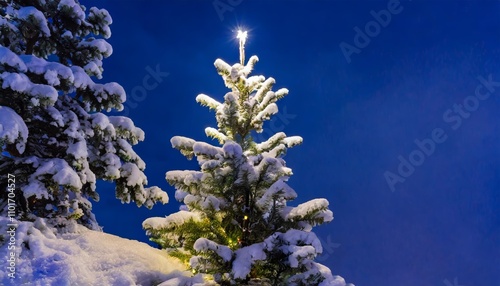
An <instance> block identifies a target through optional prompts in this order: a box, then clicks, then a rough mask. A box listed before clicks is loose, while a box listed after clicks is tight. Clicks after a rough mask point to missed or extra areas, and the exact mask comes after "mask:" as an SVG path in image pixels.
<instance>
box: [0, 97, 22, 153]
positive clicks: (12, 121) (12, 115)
mask: <svg viewBox="0 0 500 286" xmlns="http://www.w3.org/2000/svg"><path fill="white" fill-rule="evenodd" d="M0 122H1V124H0V142H6V143H8V144H16V149H17V151H18V152H19V153H20V154H22V153H23V152H24V149H25V148H26V142H27V140H28V134H29V133H28V127H27V126H26V124H25V123H24V120H23V119H22V118H21V116H19V115H18V114H17V113H16V112H15V111H14V110H12V109H11V108H9V107H6V106H0Z"/></svg>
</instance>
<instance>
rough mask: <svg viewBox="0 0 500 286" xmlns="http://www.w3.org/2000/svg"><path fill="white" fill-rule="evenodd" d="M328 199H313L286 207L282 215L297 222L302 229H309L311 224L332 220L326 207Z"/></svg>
mask: <svg viewBox="0 0 500 286" xmlns="http://www.w3.org/2000/svg"><path fill="white" fill-rule="evenodd" d="M328 205H329V203H328V200H326V199H314V200H310V201H308V202H305V203H303V204H300V205H298V206H297V207H294V208H287V209H285V210H284V211H283V213H282V216H283V217H284V218H285V219H287V220H291V221H294V222H298V223H299V225H300V226H301V227H302V228H303V229H304V230H310V229H311V228H312V227H313V226H315V225H318V224H322V223H324V222H330V221H332V220H333V213H332V211H331V210H329V209H328Z"/></svg>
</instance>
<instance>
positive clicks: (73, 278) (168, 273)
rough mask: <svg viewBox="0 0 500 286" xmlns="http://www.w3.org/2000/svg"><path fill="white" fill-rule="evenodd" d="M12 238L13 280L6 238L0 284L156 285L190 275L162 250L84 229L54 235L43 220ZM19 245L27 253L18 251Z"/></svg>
mask: <svg viewBox="0 0 500 286" xmlns="http://www.w3.org/2000/svg"><path fill="white" fill-rule="evenodd" d="M2 224H3V225H6V223H5V224H4V223H3V222H2ZM0 228H2V227H0ZM2 230H3V232H2V233H6V229H2ZM15 237H16V241H15V246H16V247H15V251H16V252H17V257H18V259H17V262H16V271H15V278H14V279H12V278H10V277H9V276H8V274H9V272H8V270H7V268H8V265H7V263H8V262H7V258H8V255H9V253H10V251H12V250H9V249H8V243H7V242H8V238H4V239H5V240H4V241H3V242H2V244H3V245H2V246H0V253H1V256H2V257H1V261H0V285H68V286H69V285H71V286H78V285H82V286H89V285H120V286H121V285H158V284H160V283H162V282H164V281H168V280H172V279H174V280H175V279H181V280H189V278H188V277H186V276H191V275H190V273H189V272H188V271H186V266H184V265H183V264H182V263H181V262H179V261H178V260H176V259H175V258H172V257H170V256H169V255H168V254H167V253H166V252H165V251H162V250H159V249H155V248H153V247H151V246H149V245H147V244H145V243H142V242H138V241H135V240H129V239H125V238H121V237H118V236H115V235H111V234H107V233H103V232H99V231H93V230H88V229H86V228H84V227H78V228H77V231H76V232H72V233H66V234H60V235H57V236H55V235H54V234H53V233H52V231H50V229H49V228H48V227H47V226H46V225H45V224H44V223H43V221H36V222H35V223H31V222H19V224H18V228H17V230H16V236H15ZM23 244H24V245H28V246H29V250H27V249H26V248H25V247H23V248H22V251H20V250H21V247H22V245H23ZM19 252H20V253H19Z"/></svg>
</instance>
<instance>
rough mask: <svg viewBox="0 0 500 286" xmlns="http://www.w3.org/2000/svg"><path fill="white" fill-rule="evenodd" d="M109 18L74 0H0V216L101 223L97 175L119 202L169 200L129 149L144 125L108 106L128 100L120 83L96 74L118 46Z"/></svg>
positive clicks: (59, 222)
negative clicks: (113, 185) (95, 208)
mask: <svg viewBox="0 0 500 286" xmlns="http://www.w3.org/2000/svg"><path fill="white" fill-rule="evenodd" d="M111 22H112V19H111V17H110V15H109V14H108V12H107V11H106V10H104V9H98V8H96V7H92V8H90V9H89V10H87V9H86V8H85V7H84V6H83V5H81V4H80V3H79V2H78V1H77V0H54V1H45V0H33V1H21V0H14V1H0V147H1V148H2V154H1V157H0V189H1V191H0V192H1V196H0V212H1V215H2V216H4V217H7V216H10V217H15V218H17V219H20V220H25V221H35V220H37V218H43V219H46V220H47V221H48V222H49V224H50V225H52V226H57V227H60V228H63V227H66V226H68V225H69V224H71V225H74V223H75V222H77V223H78V224H81V225H84V226H86V227H88V228H90V229H100V227H99V225H98V224H97V221H96V219H95V217H94V214H93V213H92V211H91V210H92V208H91V207H92V204H91V201H90V200H95V201H97V200H98V199H99V195H98V193H97V191H96V181H97V180H99V179H103V180H109V181H113V182H115V183H116V196H117V198H119V199H120V200H121V201H122V202H126V203H129V202H131V201H135V202H136V203H137V205H139V206H141V205H146V206H147V207H152V205H153V204H154V203H155V202H157V201H161V202H164V203H166V202H167V200H168V197H167V195H166V193H164V192H163V191H161V190H160V189H159V188H157V187H152V188H145V185H146V184H147V180H146V176H145V175H144V172H143V171H144V169H145V164H144V162H143V160H142V159H141V158H140V157H139V156H138V155H137V154H136V153H135V152H134V150H133V149H132V145H134V144H137V143H138V142H139V141H141V140H143V139H144V132H143V131H142V130H141V129H140V128H137V127H136V126H135V125H134V124H133V122H132V120H131V119H130V118H127V117H123V116H109V117H108V116H107V115H105V114H104V113H103V111H106V110H107V111H110V110H111V109H116V110H122V109H123V104H122V103H123V102H124V101H125V91H124V90H123V88H122V87H121V86H120V85H119V84H117V83H114V82H111V83H96V82H94V79H95V78H97V79H101V78H102V72H103V67H102V60H103V58H105V57H108V56H110V55H111V53H112V47H111V45H110V44H109V43H108V42H107V41H106V40H105V39H107V38H109V37H110V36H111V31H110V28H109V25H110V24H111ZM12 182H14V184H13V185H12V186H11V185H10V184H11V183H12ZM7 184H9V187H8V185H7Z"/></svg>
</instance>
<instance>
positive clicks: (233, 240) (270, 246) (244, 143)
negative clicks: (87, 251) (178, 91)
mask: <svg viewBox="0 0 500 286" xmlns="http://www.w3.org/2000/svg"><path fill="white" fill-rule="evenodd" d="M238 38H239V39H240V63H237V64H234V65H232V66H230V65H228V64H227V63H225V62H224V61H222V60H220V59H217V60H216V61H215V67H216V69H217V71H218V73H219V74H220V75H221V76H222V78H223V80H224V83H225V85H226V86H227V87H228V88H229V89H230V92H228V93H226V95H225V96H224V101H223V102H219V101H217V100H215V99H213V98H212V97H209V96H207V95H204V94H200V95H198V97H197V98H196V100H197V101H198V102H199V103H201V104H202V105H204V106H207V107H208V108H210V109H212V110H214V111H215V113H216V119H217V124H218V129H215V128H211V127H209V128H206V129H205V133H206V135H207V136H208V137H212V138H215V139H217V140H218V142H219V144H220V145H219V146H214V145H211V144H208V143H205V142H197V141H195V140H193V139H189V138H186V137H181V136H175V137H173V138H172V139H171V143H172V146H173V147H174V148H176V149H178V150H179V151H180V152H181V153H182V154H183V155H185V156H186V157H187V158H189V159H191V158H192V157H193V156H196V158H197V160H198V163H199V165H200V167H201V170H200V171H194V170H193V171H170V172H167V174H166V179H167V181H168V182H169V183H170V184H171V185H174V186H175V188H176V189H177V190H176V193H175V197H176V199H177V200H179V201H182V202H183V203H184V205H183V206H182V207H181V210H180V211H179V212H177V213H173V214H171V215H169V216H167V217H165V218H149V219H147V220H145V221H144V223H143V227H144V228H145V229H146V231H147V234H148V235H149V236H151V240H152V241H155V242H157V243H158V244H159V245H161V246H162V247H163V248H167V249H170V253H171V255H173V256H176V257H178V258H180V259H181V260H183V261H184V262H185V263H187V264H188V265H189V266H190V268H191V269H192V270H193V273H200V274H199V275H204V277H205V278H207V279H208V280H211V281H212V282H213V283H217V284H220V285H336V286H340V285H345V282H344V279H342V278H341V277H339V276H332V274H331V272H330V270H329V269H328V268H327V267H325V266H323V265H321V264H319V263H317V262H314V259H315V257H316V256H317V255H318V254H320V253H321V252H322V246H321V243H320V241H319V240H318V238H317V237H316V235H315V234H314V233H313V232H312V231H311V230H312V227H314V226H316V225H319V224H322V223H325V222H329V221H331V220H332V219H333V214H332V212H331V211H330V210H329V209H328V201H327V200H326V199H314V200H312V201H309V202H306V203H303V204H300V205H298V206H296V207H291V206H288V205H287V202H288V201H290V200H293V199H295V198H296V197H297V194H296V193H295V191H294V190H293V189H292V188H291V187H290V186H289V185H288V184H287V183H286V182H287V180H288V178H289V177H290V176H291V175H292V170H291V169H290V168H288V167H287V166H286V165H285V161H284V160H283V156H284V155H285V153H286V151H287V149H288V148H290V147H293V146H296V145H299V144H301V143H302V138H301V137H298V136H292V137H287V136H286V135H285V133H283V132H279V133H276V134H275V135H273V136H271V137H270V138H269V139H268V140H267V141H265V142H255V141H254V139H253V137H252V135H254V136H255V132H262V131H263V123H264V121H266V120H269V119H270V117H271V116H272V115H273V114H276V113H277V112H278V107H277V105H276V101H277V100H279V99H281V98H283V97H284V96H285V95H287V93H288V90H287V89H285V88H282V89H279V90H278V91H272V88H273V85H274V84H275V80H274V79H273V78H267V79H266V78H265V77H264V76H261V75H258V76H251V77H249V74H250V72H251V71H252V69H253V68H254V65H255V64H256V63H257V61H258V58H257V57H256V56H252V57H251V58H250V59H249V61H248V63H247V64H246V65H245V55H244V45H245V39H246V32H241V31H240V32H239V34H238ZM195 277H196V278H197V279H199V277H198V276H195Z"/></svg>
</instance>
